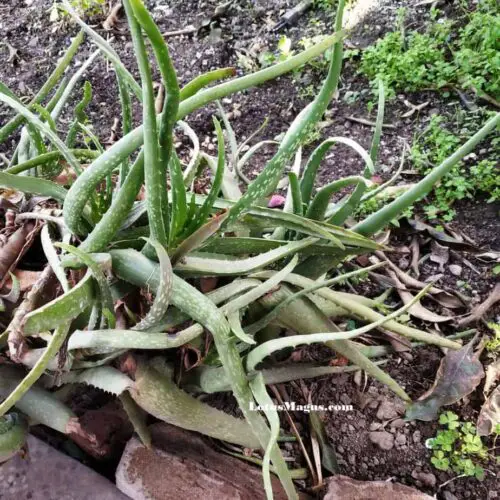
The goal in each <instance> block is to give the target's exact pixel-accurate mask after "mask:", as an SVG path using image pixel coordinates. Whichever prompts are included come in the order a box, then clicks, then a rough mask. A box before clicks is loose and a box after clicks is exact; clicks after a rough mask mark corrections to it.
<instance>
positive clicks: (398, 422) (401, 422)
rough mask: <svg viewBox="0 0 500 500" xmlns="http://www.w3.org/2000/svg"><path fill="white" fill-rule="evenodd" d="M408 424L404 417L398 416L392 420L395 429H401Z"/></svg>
mask: <svg viewBox="0 0 500 500" xmlns="http://www.w3.org/2000/svg"><path fill="white" fill-rule="evenodd" d="M405 425H406V422H405V421H404V420H403V419H402V418H397V419H396V420H393V421H392V422H391V427H393V428H394V429H401V428H402V427H404V426H405Z"/></svg>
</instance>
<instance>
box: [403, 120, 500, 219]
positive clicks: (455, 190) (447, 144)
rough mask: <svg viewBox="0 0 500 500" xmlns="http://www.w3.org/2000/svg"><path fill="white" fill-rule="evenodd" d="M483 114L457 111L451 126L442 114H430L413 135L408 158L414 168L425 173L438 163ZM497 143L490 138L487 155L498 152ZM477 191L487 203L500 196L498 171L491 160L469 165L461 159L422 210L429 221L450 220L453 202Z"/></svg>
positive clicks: (452, 149)
mask: <svg viewBox="0 0 500 500" xmlns="http://www.w3.org/2000/svg"><path fill="white" fill-rule="evenodd" d="M483 114H484V112H478V113H476V114H471V113H469V114H463V113H462V112H459V113H457V116H456V120H455V121H456V123H455V126H453V125H450V124H446V123H445V120H444V118H443V117H442V116H439V115H434V116H433V117H432V118H431V121H430V123H429V125H428V127H427V128H426V129H425V130H424V131H423V133H422V134H421V135H420V136H417V138H416V140H415V141H414V143H413V145H412V148H411V160H412V162H413V166H414V168H415V169H416V170H417V171H418V172H419V173H421V174H424V175H425V174H426V173H428V172H429V171H430V170H431V169H432V167H433V166H434V165H439V164H440V163H442V162H443V161H444V160H445V159H446V158H447V157H448V156H449V154H450V153H451V152H452V151H454V150H455V149H456V148H457V147H458V146H459V145H460V144H462V143H463V142H464V140H466V139H467V138H468V137H469V134H470V133H469V130H470V129H471V128H472V127H473V123H475V122H476V121H477V120H478V119H480V117H479V115H481V116H482V115H483ZM499 145H500V141H499V140H498V139H494V140H493V141H492V144H491V146H492V148H491V149H492V151H493V154H492V155H491V156H490V157H491V158H494V157H495V154H497V153H498V146H499ZM495 151H497V153H495ZM477 193H485V194H486V195H487V196H488V202H493V201H497V200H499V199H500V171H499V170H498V167H497V165H496V162H495V161H494V159H489V158H486V159H482V160H480V161H478V162H477V163H476V164H475V165H472V166H471V167H468V166H467V165H466V164H464V163H463V162H460V163H458V164H457V165H455V167H454V168H453V169H452V171H451V172H450V173H449V174H447V175H446V176H445V177H444V179H443V180H442V181H441V183H440V184H439V185H438V186H436V187H435V189H434V192H433V196H432V202H431V203H430V204H428V205H426V206H425V207H424V211H425V213H426V215H427V217H428V218H429V219H430V220H433V219H440V220H442V221H445V222H448V221H451V220H452V219H453V218H454V216H455V210H454V209H453V204H454V203H455V202H456V201H458V200H462V199H464V198H473V197H474V195H476V194H477Z"/></svg>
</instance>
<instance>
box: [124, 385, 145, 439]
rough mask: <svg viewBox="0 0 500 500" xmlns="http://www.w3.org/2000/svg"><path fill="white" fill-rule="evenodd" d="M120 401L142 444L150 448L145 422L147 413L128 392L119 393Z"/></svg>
mask: <svg viewBox="0 0 500 500" xmlns="http://www.w3.org/2000/svg"><path fill="white" fill-rule="evenodd" d="M120 401H121V403H122V406H123V409H124V410H125V412H126V413H127V417H128V419H129V420H130V423H131V424H132V426H133V427H134V431H135V432H136V433H137V435H138V436H139V439H140V440H141V442H142V444H143V445H144V446H145V447H146V448H151V433H150V432H149V429H148V425H147V422H146V420H147V413H146V412H145V411H144V410H142V409H141V408H140V407H139V405H138V404H137V403H136V402H135V401H134V400H133V399H132V396H131V395H130V394H129V393H128V392H124V393H123V394H121V395H120Z"/></svg>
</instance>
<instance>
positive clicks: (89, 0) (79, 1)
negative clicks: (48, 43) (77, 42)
mask: <svg viewBox="0 0 500 500" xmlns="http://www.w3.org/2000/svg"><path fill="white" fill-rule="evenodd" d="M69 3H70V4H71V6H72V7H73V8H74V9H75V11H76V12H77V13H78V15H79V16H82V17H85V16H95V15H97V14H102V13H103V12H104V7H105V6H106V1H105V0H70V1H69ZM67 15H68V14H67V13H66V10H65V9H64V8H62V4H61V3H59V2H54V3H53V4H52V7H51V9H50V20H51V22H56V21H59V20H60V19H61V17H66V16H67Z"/></svg>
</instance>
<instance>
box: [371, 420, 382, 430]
mask: <svg viewBox="0 0 500 500" xmlns="http://www.w3.org/2000/svg"><path fill="white" fill-rule="evenodd" d="M381 427H382V424H381V423H380V422H372V423H371V424H370V430H371V431H378V430H379V429H380V428H381Z"/></svg>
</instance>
